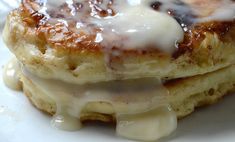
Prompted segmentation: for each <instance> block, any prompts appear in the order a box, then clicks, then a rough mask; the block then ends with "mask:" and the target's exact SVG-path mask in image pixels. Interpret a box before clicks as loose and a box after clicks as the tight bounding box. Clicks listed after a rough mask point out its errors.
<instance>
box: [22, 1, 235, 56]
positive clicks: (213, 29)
mask: <svg viewBox="0 0 235 142" xmlns="http://www.w3.org/2000/svg"><path fill="white" fill-rule="evenodd" d="M89 1H91V2H92V1H94V0H89ZM87 3H88V2H87ZM201 3H203V6H201V7H197V8H198V9H200V11H202V12H201V13H200V15H199V14H198V15H195V14H194V15H193V14H188V17H187V16H186V17H183V19H181V21H179V22H180V24H182V23H183V24H186V25H184V27H186V28H187V30H186V31H185V36H184V41H183V42H181V43H179V45H178V48H177V50H176V51H175V54H174V57H178V56H180V55H182V54H184V53H185V52H191V53H192V52H193V50H197V48H199V45H200V44H201V42H202V41H203V40H204V39H205V37H206V36H205V34H206V33H211V34H216V35H218V38H219V39H220V40H221V41H223V42H228V43H232V42H233V43H234V41H235V19H232V20H231V21H226V22H225V21H222V22H221V21H220V22H219V21H210V22H204V23H190V22H188V21H189V18H191V17H190V16H191V15H193V16H197V17H206V16H208V15H209V14H210V13H211V12H212V11H214V10H216V9H217V8H218V6H219V4H220V0H216V1H213V3H211V2H210V1H208V0H189V1H187V2H186V3H185V5H188V7H189V8H190V7H191V8H193V7H194V6H195V5H201ZM79 6H80V5H75V7H77V8H80V7H79ZM95 6H97V5H90V7H91V9H92V10H96V12H97V13H98V14H100V16H101V17H104V16H110V15H114V14H115V12H114V11H113V13H108V12H107V11H108V10H106V11H105V10H103V11H99V9H96V8H95ZM39 7H40V3H38V2H35V1H34V0H23V2H22V5H21V7H20V9H19V10H18V12H19V13H20V15H21V18H22V20H23V21H24V24H25V25H26V26H28V27H29V28H30V29H31V31H30V32H32V33H31V34H35V35H37V36H38V37H39V38H40V39H41V40H43V41H44V42H45V44H49V45H50V46H51V47H52V48H56V49H57V50H63V52H68V53H69V54H71V53H74V52H82V51H84V50H86V51H89V52H95V53H97V54H98V53H99V52H102V51H103V49H104V48H106V47H104V46H102V45H100V44H99V43H96V42H94V41H95V37H96V36H95V35H96V33H97V32H100V31H99V30H98V29H95V28H94V29H93V30H94V31H93V34H92V35H89V34H86V33H84V32H82V31H81V32H79V33H77V32H74V30H73V28H74V26H75V25H73V24H75V23H72V24H71V25H69V26H65V25H64V24H63V23H59V22H57V23H55V24H48V23H47V20H48V18H47V17H46V16H45V15H43V14H41V13H39V12H38V11H37V10H38V9H39ZM206 7H207V8H206ZM208 7H209V8H208ZM61 8H62V9H64V10H63V11H64V12H66V11H69V9H68V7H66V6H65V5H64V6H62V7H61ZM108 8H109V9H112V3H111V4H110V7H108ZM205 9H206V10H205ZM169 11H170V12H171V13H170V14H171V15H172V16H175V17H176V19H177V16H179V15H177V14H175V13H177V12H175V13H174V11H173V12H172V11H171V10H169ZM57 12H59V11H52V12H51V13H49V14H50V15H55V14H57V15H58V13H57ZM90 12H91V11H90ZM87 14H88V15H89V14H91V13H87ZM58 16H60V15H58ZM61 17H62V18H61V19H64V18H63V16H61ZM180 18H181V17H180ZM181 22H182V23H181ZM54 37H57V38H54ZM58 37H59V38H58ZM78 39H80V42H77V41H78ZM109 48H110V47H109ZM210 48H212V47H209V46H208V50H209V49H210ZM111 49H112V50H122V52H124V54H130V55H132V54H135V55H138V56H141V55H142V54H151V55H152V54H153V53H155V54H164V53H162V51H159V50H157V49H154V48H149V47H148V49H146V48H143V50H142V51H139V50H138V51H137V50H134V49H123V48H119V47H112V48H111ZM42 50H43V49H42Z"/></svg>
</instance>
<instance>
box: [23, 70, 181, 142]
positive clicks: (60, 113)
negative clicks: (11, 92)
mask: <svg viewBox="0 0 235 142" xmlns="http://www.w3.org/2000/svg"><path fill="white" fill-rule="evenodd" d="M23 75H24V76H26V77H27V78H29V79H30V81H31V82H32V83H33V84H34V85H36V86H37V87H38V88H40V89H41V90H43V92H44V93H45V94H46V95H47V96H48V97H50V98H52V99H53V100H54V101H55V102H56V107H57V110H56V114H55V115H54V118H53V120H52V125H53V126H55V127H57V128H60V129H65V130H76V129H79V128H81V126H82V124H81V122H80V121H79V119H80V116H81V113H82V112H83V109H84V108H85V106H86V105H87V104H89V103H92V102H93V103H94V102H96V103H99V102H103V103H107V104H109V105H110V108H111V109H112V110H114V113H115V116H116V119H117V126H116V132H117V134H118V135H120V136H123V137H127V138H130V139H137V140H145V141H146V140H147V141H153V140H157V139H159V138H161V137H163V136H167V135H169V134H170V133H171V132H172V131H174V130H175V129H176V126H177V118H176V115H175V113H174V111H172V110H171V109H170V106H169V104H168V102H167V100H166V97H165V96H166V95H167V93H168V91H167V90H166V89H165V88H164V87H162V85H161V83H160V82H159V81H158V80H157V79H155V78H154V79H138V80H126V81H109V82H100V83H96V84H84V85H77V84H69V83H65V82H62V81H58V80H47V79H42V78H39V77H37V76H35V75H33V74H31V73H30V72H29V71H27V69H24V70H23ZM140 128H141V129H140ZM140 134H141V135H140Z"/></svg>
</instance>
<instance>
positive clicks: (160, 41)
mask: <svg viewBox="0 0 235 142" xmlns="http://www.w3.org/2000/svg"><path fill="white" fill-rule="evenodd" d="M130 5H131V6H130ZM149 5H150V4H149V2H147V1H139V2H129V4H125V3H124V4H122V6H118V7H119V13H117V14H116V16H114V17H107V18H104V19H102V20H98V21H97V20H96V21H97V22H96V23H97V24H98V25H99V26H100V27H102V28H103V29H104V34H103V37H104V40H103V42H102V43H103V44H105V46H106V47H107V46H110V45H112V44H114V43H113V42H114V41H113V39H112V38H110V31H111V32H112V33H113V34H116V35H118V36H121V37H123V39H121V40H122V41H117V42H115V44H116V45H115V46H117V47H120V46H121V45H124V46H122V48H125V49H138V48H143V47H145V48H146V46H149V47H152V48H158V49H160V50H162V51H165V52H168V53H173V52H174V50H175V43H176V42H180V41H182V40H183V35H184V33H183V30H182V28H181V26H180V25H179V24H178V23H177V21H176V20H175V19H173V18H172V17H170V16H169V15H167V14H165V13H160V12H156V11H154V10H153V9H152V8H150V6H149ZM106 28H107V29H108V30H107V29H106Z"/></svg>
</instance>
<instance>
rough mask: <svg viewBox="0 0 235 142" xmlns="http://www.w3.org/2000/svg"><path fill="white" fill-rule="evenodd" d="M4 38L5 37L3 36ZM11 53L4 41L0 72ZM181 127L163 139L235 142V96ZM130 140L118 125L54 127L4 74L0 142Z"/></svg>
mask: <svg viewBox="0 0 235 142" xmlns="http://www.w3.org/2000/svg"><path fill="white" fill-rule="evenodd" d="M0 38H1V36H0ZM10 56H12V55H11V54H10V52H9V51H8V49H7V48H6V47H5V46H4V44H3V43H2V40H0V66H1V69H0V74H2V66H3V65H4V63H6V62H7V61H8V60H9V59H10ZM178 125H179V126H178V128H177V130H176V131H175V133H174V134H172V135H171V136H169V137H167V138H165V139H162V140H160V141H161V142H199V141H200V142H235V95H229V96H226V97H225V98H224V99H223V100H222V101H221V102H219V103H218V104H215V105H213V106H209V107H205V108H203V109H197V111H196V112H194V113H193V114H192V115H190V116H189V117H187V118H185V119H183V120H180V122H179V124H178ZM121 141H122V142H127V141H128V140H125V139H122V138H119V137H117V136H116V135H115V128H114V126H109V125H108V124H103V123H101V124H99V123H93V124H89V125H85V126H84V128H83V129H81V130H79V131H76V132H66V131H61V130H57V129H55V128H53V127H51V126H50V117H49V116H47V115H45V114H44V113H41V112H40V111H38V110H36V109H35V108H34V107H33V106H32V105H31V104H30V103H29V101H28V100H27V98H26V97H25V96H24V95H23V94H22V93H21V92H15V91H12V90H10V89H8V88H6V87H5V86H4V84H3V81H2V78H1V77H0V142H121Z"/></svg>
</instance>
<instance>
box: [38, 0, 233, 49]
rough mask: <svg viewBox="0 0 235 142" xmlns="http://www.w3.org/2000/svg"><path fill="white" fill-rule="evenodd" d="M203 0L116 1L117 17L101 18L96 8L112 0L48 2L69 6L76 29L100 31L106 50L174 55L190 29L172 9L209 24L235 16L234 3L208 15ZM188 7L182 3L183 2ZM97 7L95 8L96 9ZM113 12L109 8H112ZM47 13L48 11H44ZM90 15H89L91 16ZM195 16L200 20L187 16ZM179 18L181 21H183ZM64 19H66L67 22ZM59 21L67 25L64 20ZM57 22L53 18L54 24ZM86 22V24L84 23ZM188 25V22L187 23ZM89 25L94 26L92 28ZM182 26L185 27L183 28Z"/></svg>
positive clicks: (214, 7)
mask: <svg viewBox="0 0 235 142" xmlns="http://www.w3.org/2000/svg"><path fill="white" fill-rule="evenodd" d="M203 1H204V0H181V1H179V0H158V1H156V0H114V1H113V4H112V6H111V7H112V9H113V10H114V11H115V12H116V14H115V15H114V16H107V17H100V16H99V14H98V12H97V11H96V10H95V9H99V10H102V9H103V10H107V6H108V5H109V2H110V1H109V0H103V1H87V0H59V1H53V0H47V4H46V6H47V8H46V10H50V9H55V8H58V7H59V6H60V5H62V4H64V3H67V6H68V8H69V9H70V15H67V14H66V12H62V13H63V14H64V15H65V17H66V18H67V19H70V20H71V19H75V20H76V21H77V22H78V24H77V25H76V27H77V30H78V31H80V30H81V29H82V30H83V31H84V32H87V33H88V34H94V31H93V30H91V29H92V27H94V26H95V27H96V28H98V29H100V30H101V32H99V33H98V35H96V39H95V42H97V43H101V45H104V46H105V47H119V48H124V49H142V48H158V49H160V50H162V51H165V52H168V53H173V52H174V51H175V48H176V47H175V45H176V43H177V42H181V41H182V40H183V37H184V32H183V30H188V29H187V26H186V27H185V23H181V25H180V24H179V23H178V22H177V21H176V20H175V19H174V18H173V17H172V16H170V15H169V14H167V13H169V9H171V10H174V11H177V13H178V14H177V15H176V17H178V16H182V17H184V18H188V19H187V20H189V21H190V22H192V23H195V22H206V21H211V20H231V19H234V15H235V3H234V2H233V1H232V0H220V1H219V2H218V1H216V2H214V3H208V2H207V3H206V4H207V5H209V7H208V10H209V11H210V10H211V13H209V15H208V14H206V15H203V14H205V13H206V12H207V11H206V12H205V11H204V10H205V9H202V8H200V7H201V5H197V4H198V3H200V4H203ZM78 2H79V3H81V4H82V8H81V9H80V10H79V12H77V13H76V9H75V7H74V5H73V4H75V3H78ZM153 2H160V3H161V5H160V7H159V10H154V9H153V8H152V7H151V4H152V3H153ZM183 2H184V3H185V4H182V3H183ZM94 7H95V8H94ZM109 10H110V9H109ZM41 11H42V13H45V8H44V9H43V8H42V10H41ZM89 13H90V14H89ZM190 13H194V14H195V15H198V16H199V17H200V18H197V16H196V17H193V16H192V17H187V16H188V14H190ZM182 17H178V18H182ZM66 18H65V19H66ZM57 20H58V21H59V22H62V23H65V25H66V26H68V24H67V23H66V22H65V21H64V20H62V21H61V20H60V19H57ZM53 21H54V22H55V19H53V18H52V19H51V22H52V23H53ZM81 21H83V22H81ZM186 24H187V23H186ZM90 25H93V26H91V27H90ZM182 27H183V28H182Z"/></svg>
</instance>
